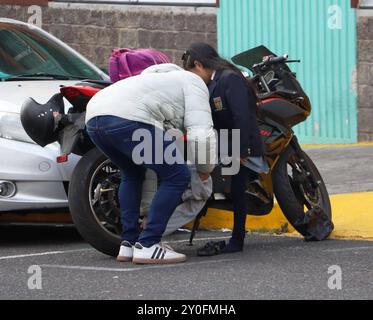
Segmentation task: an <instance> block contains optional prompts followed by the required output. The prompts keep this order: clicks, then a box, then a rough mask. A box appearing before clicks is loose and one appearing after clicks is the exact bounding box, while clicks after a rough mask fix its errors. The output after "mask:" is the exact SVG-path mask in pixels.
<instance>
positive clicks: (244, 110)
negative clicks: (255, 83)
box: [208, 70, 264, 158]
mask: <svg viewBox="0 0 373 320" xmlns="http://www.w3.org/2000/svg"><path fill="white" fill-rule="evenodd" d="M208 87H209V91H210V106H211V111H212V118H213V121H214V127H215V129H216V130H220V129H240V143H241V146H240V154H241V158H246V157H248V156H251V157H260V156H263V155H264V146H263V141H262V138H261V135H260V131H259V127H258V122H257V118H256V98H255V97H254V96H253V93H252V92H251V90H250V89H249V87H248V85H247V83H246V79H245V78H244V77H243V76H241V75H240V74H238V73H236V72H234V71H230V70H224V71H217V72H216V74H215V77H214V79H213V80H211V82H210V83H209V85H208Z"/></svg>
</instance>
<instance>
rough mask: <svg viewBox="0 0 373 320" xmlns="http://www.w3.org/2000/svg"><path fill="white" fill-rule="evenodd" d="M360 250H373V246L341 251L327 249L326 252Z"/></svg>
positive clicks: (342, 249)
mask: <svg viewBox="0 0 373 320" xmlns="http://www.w3.org/2000/svg"><path fill="white" fill-rule="evenodd" d="M360 250H373V246H370V247H353V248H340V249H326V250H323V251H324V252H343V251H360Z"/></svg>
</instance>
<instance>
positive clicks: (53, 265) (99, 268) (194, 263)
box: [40, 259, 241, 272]
mask: <svg viewBox="0 0 373 320" xmlns="http://www.w3.org/2000/svg"><path fill="white" fill-rule="evenodd" d="M239 260H241V259H224V260H206V261H200V262H189V263H177V264H163V265H151V266H144V267H133V268H105V267H88V266H68V265H58V264H56V265H55V264H41V265H40V267H42V268H54V269H67V270H83V271H110V272H132V271H140V270H146V269H166V268H175V267H187V266H196V265H201V264H211V263H222V262H235V261H239Z"/></svg>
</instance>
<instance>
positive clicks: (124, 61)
mask: <svg viewBox="0 0 373 320" xmlns="http://www.w3.org/2000/svg"><path fill="white" fill-rule="evenodd" d="M162 63H170V59H169V57H168V56H166V55H165V54H164V53H162V52H160V51H157V50H153V49H127V48H123V49H121V48H116V49H113V51H112V53H111V56H110V59H109V75H110V79H111V81H112V82H117V81H119V80H123V79H126V78H128V77H132V76H136V75H138V74H140V73H141V72H142V71H144V70H145V69H146V68H148V67H150V66H152V65H155V64H162Z"/></svg>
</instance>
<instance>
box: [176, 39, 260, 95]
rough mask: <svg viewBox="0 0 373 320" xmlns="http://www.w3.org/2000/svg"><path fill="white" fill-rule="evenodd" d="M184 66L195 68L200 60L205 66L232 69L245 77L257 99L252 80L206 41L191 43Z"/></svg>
mask: <svg viewBox="0 0 373 320" xmlns="http://www.w3.org/2000/svg"><path fill="white" fill-rule="evenodd" d="M182 60H183V67H184V69H185V70H188V69H193V68H194V67H195V62H196V61H198V62H200V63H201V64H202V65H203V67H204V68H207V69H211V70H216V71H222V70H230V71H233V72H236V73H238V74H240V75H241V76H242V78H243V79H245V81H246V83H247V86H248V88H249V89H250V90H251V92H252V93H253V95H254V97H255V99H257V96H256V92H255V89H254V86H253V84H252V82H251V81H250V80H248V79H246V78H245V77H244V75H243V74H242V71H241V70H240V69H239V68H238V67H236V66H235V65H234V64H233V63H230V62H229V61H227V60H225V59H223V58H222V57H220V56H219V54H218V52H217V51H216V50H215V49H214V48H213V47H212V46H210V45H209V44H207V43H204V42H196V43H193V44H191V45H190V47H189V48H188V49H187V50H186V51H185V53H184V54H183V57H182Z"/></svg>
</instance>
